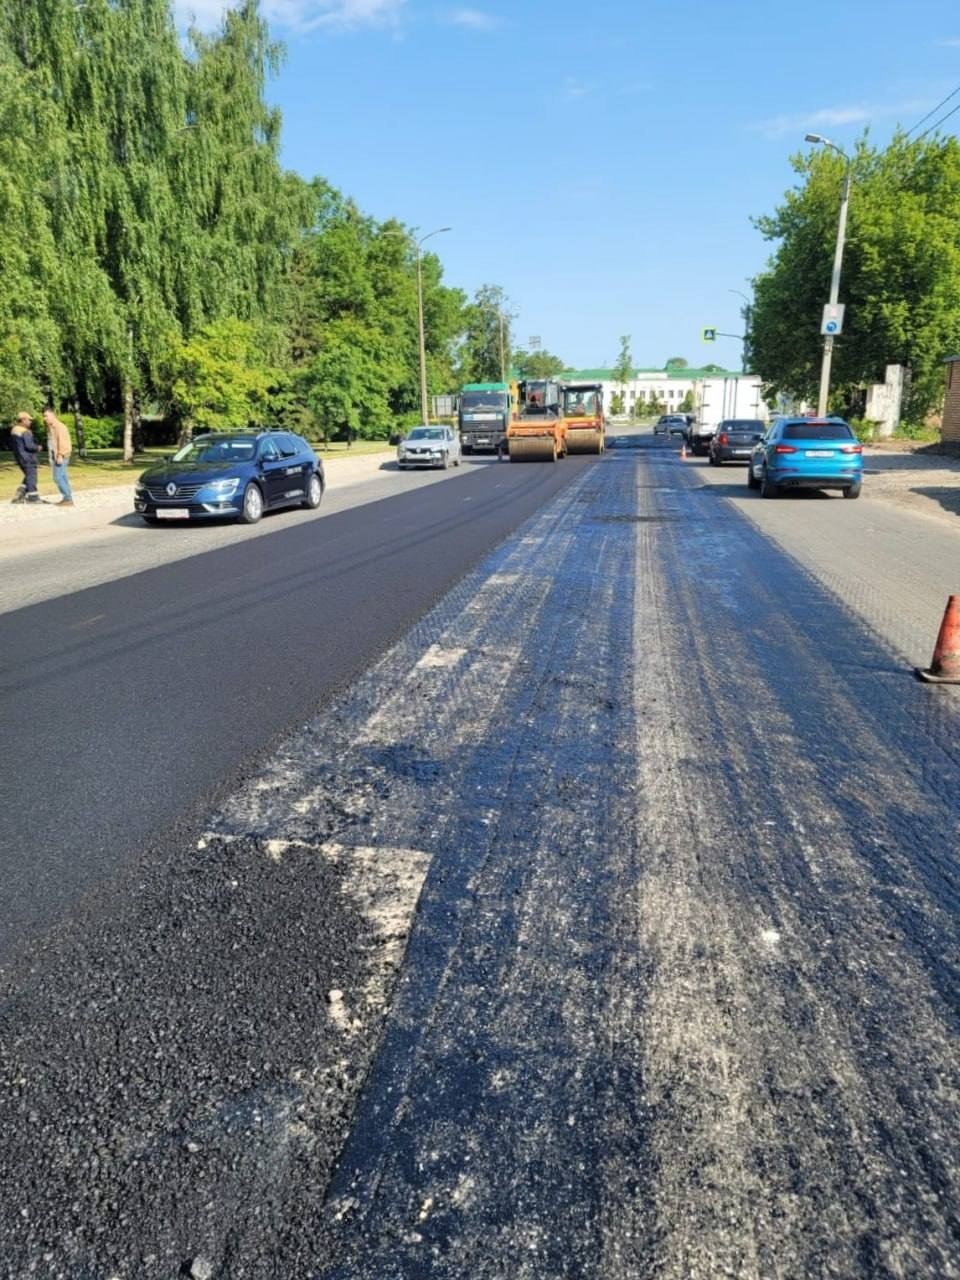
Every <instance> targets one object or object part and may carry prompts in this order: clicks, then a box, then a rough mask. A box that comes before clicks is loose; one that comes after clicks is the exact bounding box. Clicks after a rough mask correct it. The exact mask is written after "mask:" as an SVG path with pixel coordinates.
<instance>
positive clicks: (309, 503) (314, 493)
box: [303, 471, 323, 511]
mask: <svg viewBox="0 0 960 1280" xmlns="http://www.w3.org/2000/svg"><path fill="white" fill-rule="evenodd" d="M322 497H323V485H322V484H321V483H320V477H319V476H318V475H317V473H316V472H315V471H314V472H312V473H311V476H310V479H309V480H308V481H307V493H306V497H305V498H304V500H303V505H304V506H305V507H307V508H308V509H309V510H310V511H316V509H317V507H319V505H320V499H321V498H322Z"/></svg>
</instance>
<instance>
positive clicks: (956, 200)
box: [747, 134, 960, 416]
mask: <svg viewBox="0 0 960 1280" xmlns="http://www.w3.org/2000/svg"><path fill="white" fill-rule="evenodd" d="M792 164H793V167H794V170H795V171H796V173H797V174H798V175H799V176H800V178H801V183H800V185H799V186H798V187H796V188H794V189H793V190H791V191H788V192H787V193H786V195H785V198H784V201H783V203H782V204H781V206H780V207H779V208H778V209H777V210H776V211H775V212H774V213H773V214H772V215H770V216H769V217H763V218H759V219H757V225H758V226H759V227H760V229H761V231H762V232H763V234H764V235H765V236H766V237H767V239H769V240H771V241H773V242H775V243H776V249H775V251H774V253H773V257H772V258H771V261H770V263H769V264H768V266H767V268H766V269H765V270H764V271H763V272H762V273H761V275H760V276H758V277H757V280H756V281H755V286H756V296H755V300H754V304H753V306H752V308H751V312H750V324H749V329H748V335H747V336H748V339H749V349H750V351H751V354H752V359H753V364H754V367H755V369H756V371H757V372H758V373H759V374H760V375H761V377H762V378H763V379H764V382H765V383H766V385H767V387H768V390H769V393H770V394H777V393H779V392H786V393H788V394H795V395H799V396H803V397H805V398H807V399H815V398H816V393H817V387H818V383H819V373H820V358H821V350H822V347H821V343H822V339H821V337H820V332H819V330H820V318H821V312H822V307H823V303H824V302H825V301H826V300H827V297H828V292H829V282H830V272H831V266H832V259H833V250H834V243H835V237H836V227H837V213H838V207H839V199H840V188H841V183H842V179H843V165H844V162H843V160H842V158H841V157H839V156H837V155H835V154H834V153H833V152H831V151H827V150H824V151H819V150H818V151H814V152H810V153H809V154H805V155H797V156H794V157H793V159H792ZM852 177H853V186H852V193H851V198H850V212H849V223H848V233H847V246H846V253H845V256H844V262H843V275H842V279H841V286H840V298H841V301H843V302H845V303H846V316H845V320H844V332H843V334H842V336H841V337H840V338H838V339H837V341H836V344H835V346H834V355H833V388H834V392H833V396H832V400H833V404H834V405H835V406H837V407H846V406H847V405H848V404H849V403H850V401H851V400H852V399H853V397H854V395H855V393H856V390H857V388H860V387H862V386H863V385H865V384H868V383H872V382H878V381H883V375H884V366H885V365H887V364H893V363H899V364H904V365H907V366H908V367H909V368H910V370H911V372H912V380H911V387H910V396H909V403H908V405H907V412H908V413H909V414H911V415H914V416H922V415H923V414H924V413H926V412H927V411H928V410H929V409H930V408H931V407H933V406H935V405H936V404H938V402H939V400H940V397H941V395H942V387H943V377H942V361H943V359H945V358H946V357H947V356H948V355H950V354H953V353H955V351H956V350H957V348H958V347H960V240H958V237H957V230H956V229H957V226H958V224H960V142H958V141H957V140H956V139H955V138H941V137H937V136H934V137H931V138H928V139H923V140H918V141H910V140H909V139H907V138H906V137H905V136H903V135H902V134H898V135H897V136H896V137H895V138H894V139H893V141H892V142H891V143H890V145H889V146H888V147H886V148H883V149H877V148H875V147H872V146H871V145H869V144H868V142H867V141H866V139H862V140H861V141H860V142H859V143H858V145H857V147H856V149H855V151H854V154H853V157H852Z"/></svg>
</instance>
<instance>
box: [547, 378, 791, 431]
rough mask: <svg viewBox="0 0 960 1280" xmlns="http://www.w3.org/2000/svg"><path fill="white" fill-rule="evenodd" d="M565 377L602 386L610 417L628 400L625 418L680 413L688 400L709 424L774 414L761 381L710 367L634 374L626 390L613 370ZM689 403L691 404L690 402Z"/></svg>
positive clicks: (604, 401)
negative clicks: (620, 400)
mask: <svg viewBox="0 0 960 1280" xmlns="http://www.w3.org/2000/svg"><path fill="white" fill-rule="evenodd" d="M562 377H563V378H564V380H565V381H569V382H600V383H602V384H603V403H604V405H605V406H606V409H607V412H608V413H609V412H610V406H611V404H612V402H613V397H614V396H615V395H619V394H620V393H621V391H622V392H623V395H624V412H625V413H631V412H634V413H636V415H637V416H638V417H643V416H644V406H645V405H646V406H649V405H651V404H652V405H662V406H663V408H662V410H658V412H664V413H671V412H674V413H678V412H680V405H681V403H683V402H684V401H685V400H686V397H687V396H688V395H690V396H691V398H692V402H693V412H694V413H696V415H697V417H698V418H700V419H701V420H702V421H704V422H719V421H720V420H721V418H768V417H769V416H770V411H769V409H768V407H767V405H766V404H765V403H764V401H763V394H762V388H761V385H760V378H759V377H758V376H757V374H755V373H743V372H741V371H735V370H730V369H721V368H719V367H718V366H717V365H710V366H708V367H707V368H705V369H691V368H680V367H677V366H671V367H670V368H666V369H634V370H633V376H632V377H631V378H630V380H629V381H628V382H627V383H626V384H625V386H624V387H622V388H621V386H620V383H619V382H617V381H616V379H615V378H614V374H613V370H612V369H569V370H567V371H566V372H565V373H563V375H562ZM686 403H690V401H689V400H687V401H686Z"/></svg>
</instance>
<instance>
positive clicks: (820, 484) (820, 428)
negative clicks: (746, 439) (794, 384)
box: [747, 418, 863, 498]
mask: <svg viewBox="0 0 960 1280" xmlns="http://www.w3.org/2000/svg"><path fill="white" fill-rule="evenodd" d="M747 484H748V485H749V486H750V488H751V489H759V490H760V493H761V494H762V496H763V497H764V498H776V497H778V496H779V494H780V492H781V490H783V489H839V490H840V491H841V492H842V493H843V496H844V497H845V498H859V497H860V487H861V485H862V484H863V446H862V445H861V444H860V442H859V440H858V439H857V437H856V436H855V435H854V434H853V431H852V430H851V428H850V427H849V426H848V425H847V423H846V422H844V420H843V419H842V418H778V419H777V420H776V421H775V422H774V423H773V424H772V426H771V427H770V428H769V430H768V431H767V433H766V435H765V436H764V437H763V439H762V440H761V441H760V442H759V444H757V445H755V446H754V449H753V453H752V454H751V455H750V463H749V465H748V467H747Z"/></svg>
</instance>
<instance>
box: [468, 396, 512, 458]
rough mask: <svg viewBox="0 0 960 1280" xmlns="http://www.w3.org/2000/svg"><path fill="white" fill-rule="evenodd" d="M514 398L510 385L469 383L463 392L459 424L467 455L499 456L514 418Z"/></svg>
mask: <svg viewBox="0 0 960 1280" xmlns="http://www.w3.org/2000/svg"><path fill="white" fill-rule="evenodd" d="M513 402H514V395H513V393H512V392H511V388H510V386H509V385H508V384H507V383H506V382H468V383H467V384H466V386H465V387H464V388H463V390H462V391H461V392H460V406H459V410H458V413H457V424H458V426H459V428H460V447H461V449H462V450H463V452H464V453H497V452H499V450H500V448H501V444H502V442H503V441H504V440H505V439H506V436H507V426H508V425H509V422H510V419H511V418H512V417H513Z"/></svg>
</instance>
